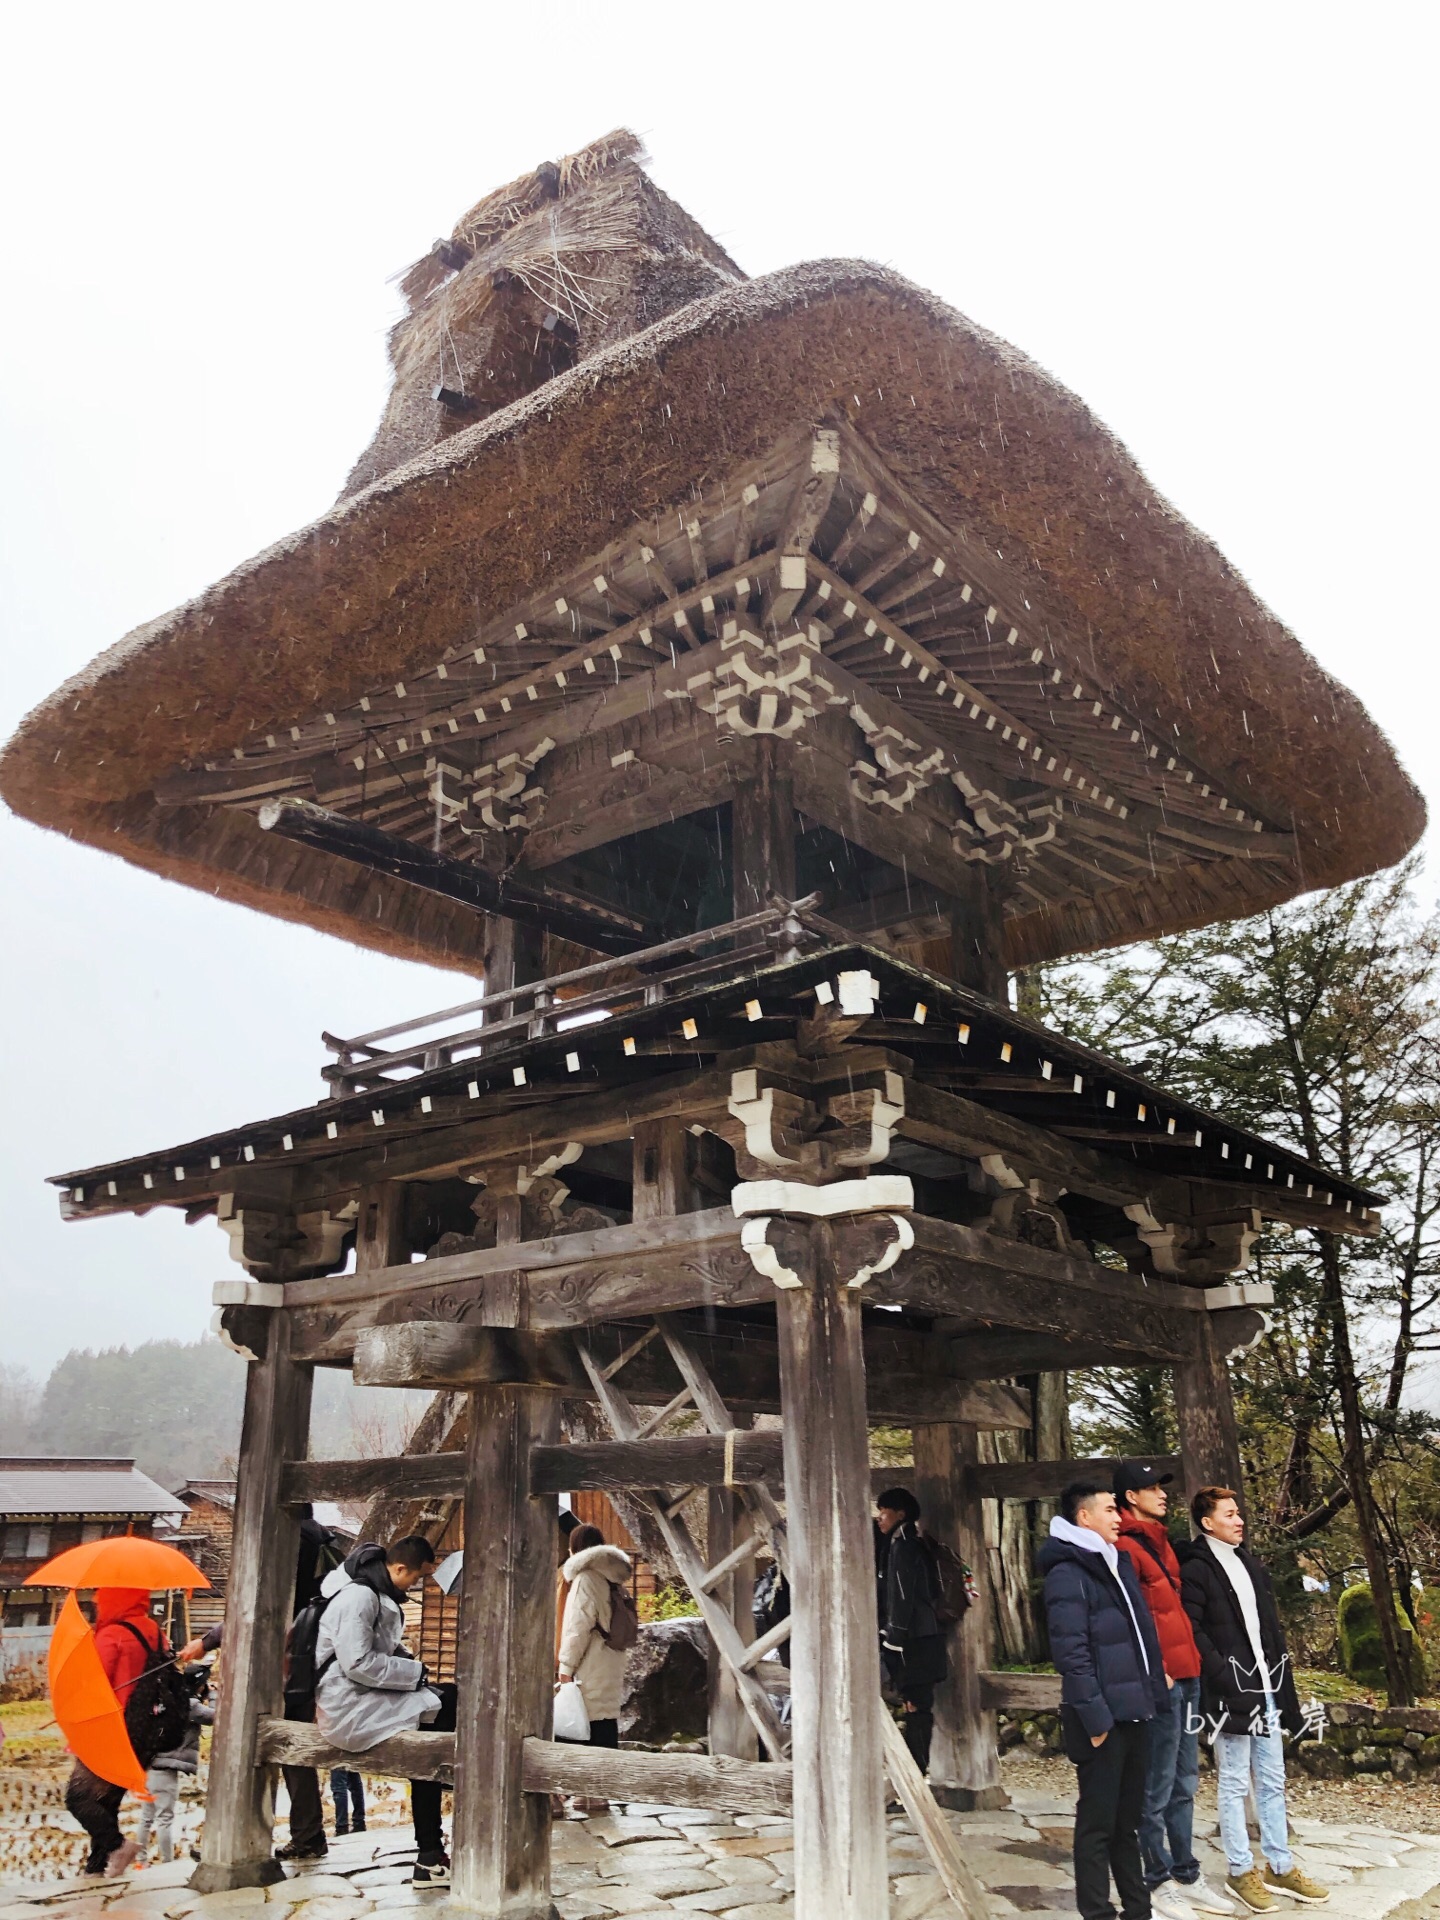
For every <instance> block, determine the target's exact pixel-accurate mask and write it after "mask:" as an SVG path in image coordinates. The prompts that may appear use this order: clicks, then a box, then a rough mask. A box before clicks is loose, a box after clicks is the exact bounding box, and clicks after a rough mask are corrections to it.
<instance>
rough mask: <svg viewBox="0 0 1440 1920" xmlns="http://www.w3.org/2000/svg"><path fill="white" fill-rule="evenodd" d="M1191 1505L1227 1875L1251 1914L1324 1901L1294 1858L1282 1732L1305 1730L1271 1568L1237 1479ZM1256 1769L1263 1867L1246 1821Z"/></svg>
mask: <svg viewBox="0 0 1440 1920" xmlns="http://www.w3.org/2000/svg"><path fill="white" fill-rule="evenodd" d="M1190 1513H1191V1518H1192V1519H1193V1520H1194V1522H1195V1529H1196V1532H1197V1533H1198V1534H1199V1536H1200V1537H1199V1538H1198V1539H1197V1540H1192V1541H1191V1542H1190V1543H1189V1545H1188V1546H1186V1547H1183V1548H1181V1550H1180V1598H1181V1601H1182V1603H1183V1605H1184V1608H1185V1611H1186V1613H1187V1614H1188V1615H1189V1616H1190V1624H1191V1626H1192V1627H1193V1628H1194V1630H1195V1645H1196V1646H1197V1647H1198V1648H1199V1650H1200V1713H1201V1718H1202V1721H1203V1723H1204V1728H1205V1737H1206V1738H1207V1739H1210V1740H1211V1741H1213V1742H1214V1748H1215V1769H1216V1773H1217V1775H1218V1781H1217V1797H1218V1799H1219V1803H1220V1843H1221V1845H1222V1846H1223V1847H1224V1849H1225V1857H1226V1859H1227V1861H1228V1862H1229V1879H1228V1881H1227V1882H1226V1884H1227V1885H1228V1887H1229V1889H1230V1891H1231V1892H1232V1893H1233V1894H1235V1895H1236V1897H1237V1898H1238V1899H1240V1900H1242V1901H1243V1902H1244V1903H1245V1905H1246V1906H1247V1907H1249V1908H1250V1910H1251V1912H1252V1913H1268V1912H1269V1911H1270V1910H1271V1908H1273V1907H1276V1906H1278V1905H1279V1904H1280V1902H1279V1900H1278V1899H1277V1898H1276V1895H1277V1894H1280V1895H1283V1896H1285V1897H1286V1898H1288V1899H1291V1900H1300V1901H1304V1902H1305V1903H1306V1904H1307V1905H1313V1906H1318V1905H1319V1904H1320V1903H1321V1902H1322V1901H1324V1900H1328V1899H1329V1898H1330V1894H1329V1891H1328V1889H1327V1888H1325V1887H1323V1886H1321V1885H1320V1883H1319V1882H1318V1881H1315V1880H1312V1879H1311V1878H1310V1876H1309V1875H1308V1874H1307V1873H1305V1872H1304V1871H1303V1870H1302V1869H1301V1868H1300V1867H1297V1866H1296V1864H1295V1861H1294V1859H1293V1857H1292V1855H1291V1852H1290V1846H1289V1834H1288V1825H1287V1820H1286V1812H1285V1749H1284V1747H1283V1746H1282V1744H1281V1733H1282V1731H1283V1732H1286V1733H1291V1734H1297V1733H1299V1732H1300V1730H1301V1728H1302V1726H1303V1725H1304V1720H1303V1717H1302V1715H1301V1712H1300V1702H1299V1699H1298V1698H1297V1696H1296V1692H1295V1676H1294V1674H1293V1672H1292V1671H1291V1667H1290V1655H1289V1652H1288V1650H1287V1648H1286V1645H1285V1634H1284V1630H1283V1629H1282V1627H1281V1625H1280V1616H1279V1614H1278V1613H1277V1612H1276V1610H1275V1594H1274V1591H1273V1589H1272V1588H1271V1585H1270V1576H1269V1574H1268V1573H1267V1572H1266V1571H1265V1569H1264V1567H1262V1566H1261V1564H1260V1562H1259V1561H1258V1560H1257V1559H1256V1558H1255V1557H1254V1555H1253V1554H1249V1553H1247V1552H1246V1551H1245V1549H1244V1547H1243V1546H1242V1544H1241V1542H1242V1541H1243V1540H1244V1538H1245V1522H1244V1520H1243V1518H1242V1517H1241V1514H1240V1504H1239V1501H1238V1499H1237V1498H1236V1496H1235V1494H1234V1493H1232V1492H1231V1490H1230V1488H1229V1487H1202V1488H1201V1489H1200V1491H1199V1492H1198V1493H1197V1494H1196V1496H1195V1498H1194V1499H1193V1500H1192V1501H1191V1503H1190ZM1252 1775H1253V1778H1254V1783H1255V1811H1256V1813H1257V1814H1258V1815H1259V1818H1260V1845H1261V1849H1262V1851H1263V1852H1264V1854H1265V1862H1266V1864H1265V1871H1264V1873H1263V1874H1262V1873H1261V1872H1260V1871H1259V1870H1258V1869H1257V1867H1256V1865H1255V1856H1254V1854H1253V1853H1252V1852H1251V1850H1250V1836H1249V1834H1248V1832H1247V1831H1246V1826H1245V1796H1246V1793H1247V1792H1248V1790H1249V1787H1250V1782H1251V1777H1252Z"/></svg>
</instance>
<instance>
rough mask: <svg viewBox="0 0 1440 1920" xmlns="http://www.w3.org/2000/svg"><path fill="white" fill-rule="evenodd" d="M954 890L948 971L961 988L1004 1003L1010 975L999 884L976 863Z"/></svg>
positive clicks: (987, 870) (987, 871)
mask: <svg viewBox="0 0 1440 1920" xmlns="http://www.w3.org/2000/svg"><path fill="white" fill-rule="evenodd" d="M962 887H963V892H960V888H962ZM957 892H960V897H959V899H958V901H957V904H956V907H955V910H954V912H953V913H952V914H951V916H950V971H951V973H952V975H953V976H954V978H955V979H956V980H958V981H959V982H960V984H961V986H962V987H973V988H974V990H975V991H976V993H983V994H986V995H988V997H989V998H990V999H992V1000H999V1001H1002V1002H1003V1001H1005V1000H1006V999H1008V997H1009V987H1010V976H1009V974H1008V972H1007V971H1006V967H1005V914H1004V901H1003V898H1002V895H1001V891H1000V887H999V884H998V882H997V880H996V877H995V875H994V874H993V873H992V872H991V870H990V869H989V868H988V867H984V866H981V865H979V864H976V865H974V866H971V867H968V868H966V869H965V871H964V873H963V876H962V878H961V881H960V885H959V887H957Z"/></svg>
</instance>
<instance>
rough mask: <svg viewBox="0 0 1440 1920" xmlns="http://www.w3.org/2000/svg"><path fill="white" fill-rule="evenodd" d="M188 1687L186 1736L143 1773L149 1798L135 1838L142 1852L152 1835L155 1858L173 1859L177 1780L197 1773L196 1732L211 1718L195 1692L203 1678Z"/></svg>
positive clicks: (210, 1711) (192, 1679)
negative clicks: (187, 1731)
mask: <svg viewBox="0 0 1440 1920" xmlns="http://www.w3.org/2000/svg"><path fill="white" fill-rule="evenodd" d="M186 1682H187V1684H188V1685H189V1686H190V1687H191V1689H192V1692H191V1697H190V1732H189V1734H188V1736H187V1737H186V1739H185V1740H183V1741H182V1742H181V1744H180V1745H179V1746H178V1747H172V1748H171V1749H170V1751H169V1753H157V1754H156V1756H155V1758H154V1759H153V1760H152V1761H151V1763H150V1765H149V1767H148V1768H147V1769H146V1773H145V1786H146V1789H147V1791H148V1792H149V1794H150V1798H149V1799H148V1800H147V1801H145V1802H144V1804H143V1806H142V1807H141V1810H140V1831H139V1833H138V1834H137V1835H136V1836H135V1837H136V1839H137V1840H138V1841H139V1843H140V1847H141V1851H142V1852H143V1851H144V1849H145V1848H146V1847H148V1846H149V1844H150V1835H151V1833H152V1832H153V1833H154V1835H155V1841H156V1850H157V1855H158V1858H159V1859H161V1860H173V1859H174V1858H175V1806H176V1802H177V1801H178V1800H179V1798H180V1776H181V1774H182V1773H198V1772H199V1771H200V1729H201V1727H208V1726H209V1725H210V1724H211V1723H212V1721H213V1720H214V1718H215V1709H214V1708H213V1707H212V1706H208V1705H207V1704H206V1703H205V1701H204V1699H203V1698H202V1697H201V1695H200V1693H199V1692H198V1691H196V1690H195V1689H196V1688H197V1687H200V1688H203V1687H204V1686H205V1675H204V1673H203V1672H202V1673H199V1674H196V1675H193V1676H192V1675H188V1674H187V1675H186Z"/></svg>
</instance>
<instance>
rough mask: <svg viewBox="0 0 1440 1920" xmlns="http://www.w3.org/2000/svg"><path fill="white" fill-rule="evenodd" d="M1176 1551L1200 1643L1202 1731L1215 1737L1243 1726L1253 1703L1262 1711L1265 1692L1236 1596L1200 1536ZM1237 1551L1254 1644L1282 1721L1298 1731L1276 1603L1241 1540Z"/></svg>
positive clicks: (1184, 1597) (1246, 1725) (1302, 1721)
mask: <svg viewBox="0 0 1440 1920" xmlns="http://www.w3.org/2000/svg"><path fill="white" fill-rule="evenodd" d="M1175 1551H1176V1554H1177V1555H1178V1556H1179V1560H1180V1599H1181V1602H1182V1604H1183V1605H1184V1608H1185V1611H1186V1613H1188V1614H1189V1616H1190V1624H1191V1626H1192V1627H1193V1628H1194V1629H1195V1644H1196V1646H1197V1647H1198V1648H1199V1649H1200V1711H1201V1713H1202V1714H1203V1715H1204V1716H1205V1720H1206V1723H1207V1725H1206V1731H1205V1735H1204V1737H1205V1739H1207V1740H1213V1738H1214V1735H1215V1732H1221V1733H1248V1732H1249V1730H1250V1722H1251V1719H1252V1717H1253V1715H1254V1714H1255V1712H1256V1709H1257V1708H1258V1709H1259V1710H1260V1711H1261V1712H1263V1711H1264V1707H1265V1697H1264V1694H1263V1692H1262V1690H1261V1688H1260V1684H1259V1681H1258V1679H1257V1677H1256V1673H1255V1651H1254V1649H1253V1648H1252V1646H1251V1645H1250V1636H1249V1634H1248V1633H1247V1632H1246V1631H1245V1616H1244V1614H1242V1613H1241V1611H1240V1596H1239V1595H1238V1594H1237V1593H1236V1591H1235V1586H1234V1583H1233V1581H1232V1580H1231V1578H1230V1576H1229V1574H1228V1573H1226V1571H1225V1569H1224V1567H1222V1566H1221V1564H1220V1562H1219V1560H1218V1558H1217V1557H1216V1555H1215V1552H1214V1550H1213V1549H1212V1548H1211V1547H1210V1546H1208V1545H1207V1544H1206V1542H1205V1541H1204V1540H1191V1541H1188V1542H1187V1543H1186V1544H1185V1545H1184V1546H1181V1547H1177V1548H1176V1549H1175ZM1239 1553H1240V1561H1241V1564H1242V1565H1243V1566H1244V1567H1245V1569H1246V1571H1247V1572H1248V1573H1249V1575H1250V1578H1251V1579H1252V1580H1253V1581H1254V1583H1255V1611H1256V1612H1257V1613H1258V1614H1259V1616H1260V1644H1261V1646H1262V1647H1263V1648H1264V1651H1265V1664H1266V1666H1267V1667H1268V1668H1269V1669H1270V1677H1271V1684H1272V1686H1274V1699H1275V1705H1276V1706H1277V1707H1278V1708H1279V1710H1280V1724H1281V1726H1282V1727H1284V1729H1285V1731H1286V1732H1287V1733H1289V1734H1298V1733H1299V1732H1301V1730H1302V1729H1303V1727H1304V1725H1305V1718H1304V1715H1303V1714H1302V1713H1301V1711H1300V1700H1299V1696H1298V1695H1297V1694H1296V1691H1295V1675H1294V1672H1293V1670H1292V1668H1291V1665H1290V1655H1289V1652H1288V1650H1287V1649H1286V1646H1285V1632H1284V1629H1283V1628H1282V1627H1281V1625H1280V1615H1279V1614H1278V1613H1277V1612H1276V1610H1275V1591H1274V1588H1273V1587H1272V1586H1271V1584H1270V1576H1269V1574H1268V1573H1267V1572H1266V1571H1265V1569H1264V1567H1262V1566H1261V1564H1260V1562H1259V1561H1258V1560H1257V1559H1256V1558H1255V1556H1254V1555H1253V1554H1251V1553H1247V1552H1246V1551H1245V1549H1244V1547H1241V1548H1240V1550H1239ZM1277 1680H1278V1685H1276V1684H1275V1683H1276V1682H1277Z"/></svg>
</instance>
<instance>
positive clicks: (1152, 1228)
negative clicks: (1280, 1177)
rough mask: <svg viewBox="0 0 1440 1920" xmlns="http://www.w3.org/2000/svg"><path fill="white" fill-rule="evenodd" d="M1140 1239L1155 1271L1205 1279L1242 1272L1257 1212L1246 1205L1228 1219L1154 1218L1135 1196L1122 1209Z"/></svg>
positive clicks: (1258, 1223) (1256, 1233)
mask: <svg viewBox="0 0 1440 1920" xmlns="http://www.w3.org/2000/svg"><path fill="white" fill-rule="evenodd" d="M1125 1216H1126V1218H1127V1219H1129V1220H1133V1221H1134V1223H1135V1230H1136V1233H1137V1234H1138V1236H1139V1238H1140V1240H1141V1242H1142V1243H1143V1244H1144V1246H1145V1247H1147V1248H1148V1249H1149V1254H1150V1263H1151V1265H1152V1266H1153V1268H1154V1270H1155V1272H1156V1273H1158V1274H1164V1275H1167V1276H1172V1277H1174V1278H1176V1279H1181V1280H1191V1281H1196V1280H1206V1279H1210V1278H1219V1277H1220V1276H1221V1275H1223V1274H1228V1273H1243V1272H1245V1271H1246V1270H1247V1268H1248V1267H1249V1265H1250V1260H1251V1248H1252V1247H1253V1245H1254V1243H1255V1241H1256V1239H1257V1238H1258V1236H1259V1234H1260V1232H1261V1230H1262V1221H1261V1216H1260V1214H1259V1213H1258V1212H1257V1211H1255V1210H1254V1209H1253V1208H1247V1209H1246V1210H1245V1211H1244V1212H1243V1213H1240V1214H1237V1215H1236V1216H1235V1218H1234V1219H1231V1220H1211V1221H1205V1222H1203V1223H1201V1224H1196V1223H1195V1222H1193V1221H1183V1220H1182V1221H1166V1220H1160V1219H1157V1218H1156V1216H1155V1214H1154V1213H1152V1212H1151V1210H1150V1207H1149V1205H1148V1204H1147V1202H1145V1201H1143V1200H1137V1201H1136V1202H1135V1203H1134V1204H1133V1205H1132V1206H1128V1207H1126V1209H1125Z"/></svg>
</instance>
